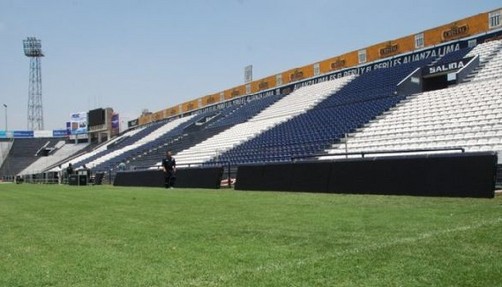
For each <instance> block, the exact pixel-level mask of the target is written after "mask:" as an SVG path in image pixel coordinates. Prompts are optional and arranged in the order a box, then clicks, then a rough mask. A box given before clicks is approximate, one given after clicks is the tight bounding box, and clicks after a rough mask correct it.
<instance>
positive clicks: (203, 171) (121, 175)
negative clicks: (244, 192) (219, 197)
mask: <svg viewBox="0 0 502 287" xmlns="http://www.w3.org/2000/svg"><path fill="white" fill-rule="evenodd" d="M222 177H223V167H198V168H183V169H181V168H180V169H178V170H177V171H176V184H175V187H181V188H210V189H217V188H220V184H221V178H222ZM113 185H114V186H142V187H164V173H163V172H162V171H161V170H140V171H124V172H118V173H117V174H116V176H115V181H114V182H113Z"/></svg>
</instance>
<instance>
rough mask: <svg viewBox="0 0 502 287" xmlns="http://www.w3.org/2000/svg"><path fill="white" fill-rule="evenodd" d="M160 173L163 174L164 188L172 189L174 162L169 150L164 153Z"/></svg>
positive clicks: (174, 175)
mask: <svg viewBox="0 0 502 287" xmlns="http://www.w3.org/2000/svg"><path fill="white" fill-rule="evenodd" d="M162 171H163V172H164V179H165V182H164V185H165V187H166V188H174V182H175V181H176V160H175V159H174V157H173V155H172V153H171V151H170V150H168V151H167V152H166V157H165V158H164V159H162Z"/></svg>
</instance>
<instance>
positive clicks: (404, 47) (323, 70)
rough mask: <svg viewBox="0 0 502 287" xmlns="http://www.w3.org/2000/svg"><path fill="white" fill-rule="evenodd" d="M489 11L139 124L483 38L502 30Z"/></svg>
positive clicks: (142, 119)
mask: <svg viewBox="0 0 502 287" xmlns="http://www.w3.org/2000/svg"><path fill="white" fill-rule="evenodd" d="M498 10H502V9H496V10H494V11H498ZM490 12H492V11H490ZM490 12H485V13H480V14H477V15H474V16H471V17H467V18H464V19H460V20H457V21H454V22H451V23H448V24H445V25H442V26H439V27H435V28H432V29H428V30H425V31H422V32H419V33H416V34H413V35H408V36H405V37H402V38H398V39H394V40H390V41H385V42H381V43H378V44H375V45H372V46H369V47H366V48H362V49H359V50H356V51H351V52H348V53H345V54H342V55H339V56H335V57H332V58H329V59H326V60H322V61H320V62H316V63H313V64H309V65H306V66H302V67H297V68H293V69H290V70H287V71H285V72H282V73H279V74H276V75H272V76H268V77H265V78H262V79H258V80H255V81H252V82H251V83H249V87H248V89H247V90H246V85H240V86H236V87H233V88H230V89H227V90H224V91H221V92H218V93H214V94H211V95H208V96H204V97H201V98H197V99H195V100H191V101H187V102H185V103H182V104H181V105H177V106H173V107H170V108H167V109H166V110H168V111H169V112H165V111H164V112H162V113H160V112H157V113H155V114H153V115H152V114H150V115H142V116H140V117H139V118H138V124H139V125H144V124H147V123H150V122H153V121H158V120H162V119H165V118H169V117H173V116H180V115H183V114H187V113H191V112H193V111H196V110H199V109H202V108H205V107H211V106H215V105H218V104H220V103H224V102H227V101H231V100H234V99H236V98H239V97H242V96H246V95H252V94H256V93H262V92H264V91H271V92H274V90H275V89H277V88H281V89H282V90H284V91H286V92H288V91H289V90H290V89H289V88H288V87H283V86H288V85H291V84H292V83H299V82H301V81H304V80H312V79H315V78H316V77H320V76H323V75H325V74H328V73H334V72H337V71H343V70H346V69H348V70H349V71H350V70H353V69H354V68H355V67H358V66H361V65H365V64H367V63H373V62H375V61H380V60H383V59H388V58H394V57H397V56H400V55H403V54H406V53H412V52H415V51H419V50H423V49H431V48H435V47H436V46H438V45H443V44H446V43H448V42H452V41H457V40H460V39H466V38H469V37H473V36H476V35H481V36H483V35H484V34H486V33H490V32H493V31H494V30H497V29H500V28H502V27H500V26H498V27H492V28H490V27H489V15H490ZM417 38H421V39H422V41H417ZM360 53H364V54H365V55H366V56H365V57H364V60H363V61H361V59H360V57H359V56H360ZM384 67H385V66H382V68H384ZM277 92H278V91H275V94H276V93H277ZM179 106H181V108H179Z"/></svg>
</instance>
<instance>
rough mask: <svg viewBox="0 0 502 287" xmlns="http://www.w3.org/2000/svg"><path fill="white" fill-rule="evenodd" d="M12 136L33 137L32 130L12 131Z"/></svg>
mask: <svg viewBox="0 0 502 287" xmlns="http://www.w3.org/2000/svg"><path fill="white" fill-rule="evenodd" d="M12 134H13V136H14V138H18V139H19V138H33V131H13V132H12Z"/></svg>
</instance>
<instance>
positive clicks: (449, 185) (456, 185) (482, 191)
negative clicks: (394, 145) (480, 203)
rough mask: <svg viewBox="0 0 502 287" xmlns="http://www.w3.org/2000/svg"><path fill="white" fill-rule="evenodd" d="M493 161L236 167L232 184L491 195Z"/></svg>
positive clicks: (466, 157) (492, 157)
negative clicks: (235, 175)
mask: <svg viewBox="0 0 502 287" xmlns="http://www.w3.org/2000/svg"><path fill="white" fill-rule="evenodd" d="M496 166H497V155H496V154H495V153H462V154H442V155H428V156H409V157H392V158H389V157H378V158H365V159H351V160H339V161H333V162H328V161H318V162H297V163H288V164H274V165H267V166H265V165H255V166H241V167H239V168H238V171H237V182H236V185H235V189H236V190H262V191H300V192H327V193H349V194H386V195H417V196H450V197H485V198H493V197H494V196H495V193H494V190H495V176H496Z"/></svg>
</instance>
